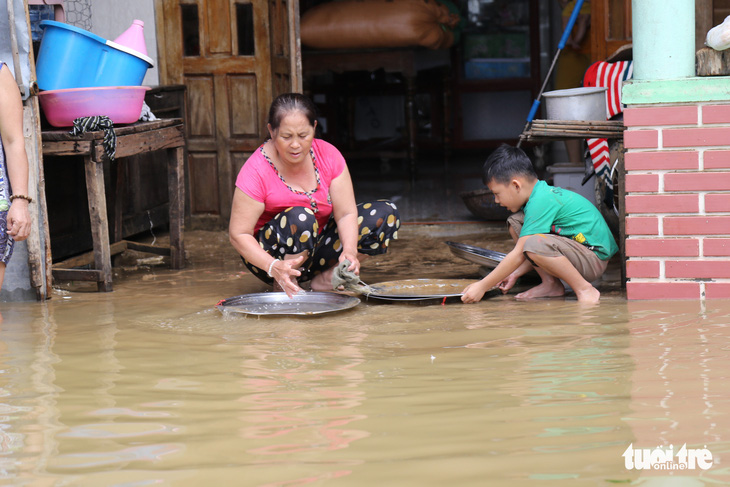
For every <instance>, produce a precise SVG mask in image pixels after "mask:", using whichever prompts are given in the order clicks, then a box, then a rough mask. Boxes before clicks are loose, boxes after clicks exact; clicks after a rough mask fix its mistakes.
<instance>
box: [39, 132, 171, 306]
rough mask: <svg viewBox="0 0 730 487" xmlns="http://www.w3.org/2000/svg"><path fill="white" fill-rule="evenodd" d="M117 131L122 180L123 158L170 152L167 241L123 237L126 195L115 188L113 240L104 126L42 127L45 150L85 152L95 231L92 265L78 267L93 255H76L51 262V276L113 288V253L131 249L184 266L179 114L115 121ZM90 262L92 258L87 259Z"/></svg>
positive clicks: (46, 152)
mask: <svg viewBox="0 0 730 487" xmlns="http://www.w3.org/2000/svg"><path fill="white" fill-rule="evenodd" d="M114 131H115V133H116V136H117V146H116V156H115V166H116V171H117V176H118V181H123V171H122V164H123V163H124V160H125V158H127V157H130V156H134V155H137V154H142V153H146V152H153V151H165V154H166V157H167V175H168V176H167V186H168V191H169V200H170V202H169V224H170V245H169V247H162V246H153V245H146V244H140V243H136V242H131V241H123V240H121V222H122V215H121V213H122V206H123V205H122V201H121V200H122V195H123V193H124V192H123V191H120V190H119V188H115V194H114V198H115V200H114V201H115V204H114V215H113V216H114V219H113V222H114V228H112V232H113V236H112V239H113V240H114V242H110V237H109V218H108V214H107V205H106V188H105V187H104V163H105V162H107V163H108V162H110V161H109V158H108V157H107V155H106V153H105V152H104V147H103V145H102V141H103V139H104V132H103V131H96V132H87V133H84V134H81V135H78V136H74V135H71V134H70V133H69V130H68V129H62V130H51V131H44V132H43V133H42V140H43V155H44V156H82V157H83V159H84V173H85V176H86V194H87V197H88V201H89V218H90V220H91V237H92V241H93V267H92V268H91V269H75V268H74V267H78V266H81V265H84V264H86V263H87V261H91V260H92V259H90V258H85V257H83V256H81V257H74V258H71V259H68V260H66V261H64V262H59V263H57V264H54V266H53V270H52V273H53V278H54V279H57V280H62V281H63V280H67V281H96V282H97V287H98V290H99V291H104V292H108V291H111V290H112V264H111V257H112V254H113V253H118V252H121V251H123V250H126V249H128V248H129V249H133V250H138V251H143V252H149V253H154V254H158V255H169V256H170V267H171V268H173V269H182V268H183V267H184V266H185V250H184V246H183V219H184V206H185V189H184V184H183V181H184V165H183V163H184V148H185V133H184V130H183V123H182V120H181V119H166V120H156V121H153V122H138V123H135V124H133V125H126V126H120V127H115V129H114ZM88 263H90V262H88Z"/></svg>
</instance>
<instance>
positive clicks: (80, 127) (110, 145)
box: [69, 115, 117, 161]
mask: <svg viewBox="0 0 730 487" xmlns="http://www.w3.org/2000/svg"><path fill="white" fill-rule="evenodd" d="M97 130H103V131H104V140H103V141H102V146H104V153H106V155H107V157H108V158H109V160H110V161H113V160H114V155H115V154H116V152H117V134H116V133H114V123H113V122H112V121H111V119H110V118H109V117H105V116H103V115H101V116H95V117H80V118H77V119H76V120H74V128H73V130H72V131H71V132H69V133H70V134H71V135H80V134H82V133H84V132H95V131H97Z"/></svg>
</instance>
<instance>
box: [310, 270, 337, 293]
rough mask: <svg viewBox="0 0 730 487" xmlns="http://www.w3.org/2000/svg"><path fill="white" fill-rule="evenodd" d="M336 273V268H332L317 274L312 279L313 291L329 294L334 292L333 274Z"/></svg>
mask: <svg viewBox="0 0 730 487" xmlns="http://www.w3.org/2000/svg"><path fill="white" fill-rule="evenodd" d="M334 271H335V268H334V267H332V268H330V269H327V270H326V271H324V272H322V273H321V274H317V275H316V276H314V278H313V279H312V291H319V292H327V291H330V292H331V291H333V289H332V273H333V272H334Z"/></svg>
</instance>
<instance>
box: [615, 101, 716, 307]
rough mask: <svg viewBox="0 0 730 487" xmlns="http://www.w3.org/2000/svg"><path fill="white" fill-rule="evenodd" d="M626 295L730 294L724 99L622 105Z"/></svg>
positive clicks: (680, 296)
mask: <svg viewBox="0 0 730 487" xmlns="http://www.w3.org/2000/svg"><path fill="white" fill-rule="evenodd" d="M624 124H625V125H626V127H627V130H626V131H625V133H624V144H625V147H626V149H627V150H626V154H625V161H624V162H625V168H626V186H625V188H626V201H625V209H626V257H627V262H626V277H627V279H628V282H627V285H626V293H627V297H628V299H705V298H707V299H711V298H730V103H725V102H707V103H690V104H687V103H684V104H661V105H659V106H657V105H632V106H630V107H629V108H627V109H626V110H625V111H624Z"/></svg>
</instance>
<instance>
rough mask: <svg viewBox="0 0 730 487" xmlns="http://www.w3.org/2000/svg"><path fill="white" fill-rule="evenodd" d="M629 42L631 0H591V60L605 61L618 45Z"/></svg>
mask: <svg viewBox="0 0 730 487" xmlns="http://www.w3.org/2000/svg"><path fill="white" fill-rule="evenodd" d="M631 42H632V40H631V0H592V1H591V55H592V56H593V61H605V60H606V58H607V57H608V56H610V55H611V54H613V53H614V52H616V50H618V49H619V48H620V47H623V46H625V45H627V44H631Z"/></svg>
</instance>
